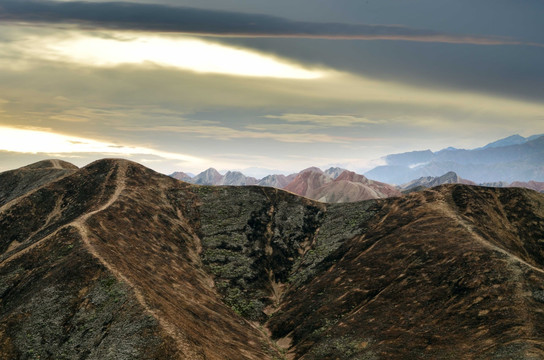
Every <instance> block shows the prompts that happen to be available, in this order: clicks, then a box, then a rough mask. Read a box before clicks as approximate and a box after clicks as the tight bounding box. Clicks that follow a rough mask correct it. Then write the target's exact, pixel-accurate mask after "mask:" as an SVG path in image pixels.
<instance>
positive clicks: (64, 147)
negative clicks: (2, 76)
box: [0, 126, 202, 164]
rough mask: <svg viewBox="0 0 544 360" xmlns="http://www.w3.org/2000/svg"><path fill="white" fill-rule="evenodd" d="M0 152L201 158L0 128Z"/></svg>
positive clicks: (196, 160)
mask: <svg viewBox="0 0 544 360" xmlns="http://www.w3.org/2000/svg"><path fill="white" fill-rule="evenodd" d="M0 150H4V151H13V152H20V153H34V154H37V153H47V154H66V153H101V154H111V155H116V156H123V155H136V154H139V155H154V156H158V157H161V158H165V159H170V160H180V161H184V162H189V163H193V164H195V163H197V164H198V163H200V162H202V160H201V159H199V158H197V157H194V156H189V155H183V154H176V153H171V152H164V151H159V150H154V149H149V148H145V147H139V146H129V145H119V144H113V143H108V142H102V141H97V140H92V139H86V138H81V137H77V136H69V135H62V134H56V133H52V132H47V131H43V130H30V129H17V128H11V127H4V126H0Z"/></svg>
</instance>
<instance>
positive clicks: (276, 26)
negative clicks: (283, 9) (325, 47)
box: [0, 0, 542, 46]
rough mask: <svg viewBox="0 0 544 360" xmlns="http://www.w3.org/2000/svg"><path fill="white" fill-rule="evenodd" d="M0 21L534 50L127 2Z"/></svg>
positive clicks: (16, 7)
mask: <svg viewBox="0 0 544 360" xmlns="http://www.w3.org/2000/svg"><path fill="white" fill-rule="evenodd" d="M0 21H11V22H32V23H69V24H74V23H75V24H79V25H81V26H87V27H98V28H110V29H123V30H139V31H163V32H180V33H193V34H201V35H215V36H241V37H300V38H321V39H362V40H406V41H420V42H444V43H463V44H464V43H468V44H481V45H500V44H508V45H516V44H525V45H534V46H542V45H541V44H534V43H523V42H519V41H515V40H511V39H506V38H496V37H479V36H469V35H451V34H445V33H440V32H435V31H432V30H425V29H416V28H409V27H403V26H393V25H364V24H343V23H316V22H305V21H292V20H288V19H284V18H281V17H275V16H268V15H262V14H246V13H238V12H228V11H216V10H203V9H197V8H190V7H173V6H167V5H159V4H139V3H129V2H107V3H93V2H79V1H70V2H54V1H24V0H23V1H21V0H15V1H14V0H0Z"/></svg>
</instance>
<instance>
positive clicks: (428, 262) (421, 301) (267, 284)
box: [0, 160, 544, 360]
mask: <svg viewBox="0 0 544 360" xmlns="http://www.w3.org/2000/svg"><path fill="white" fill-rule="evenodd" d="M40 171H43V174H46V173H47V172H48V171H50V170H49V169H47V168H45V169H42V170H39V171H38V172H37V173H34V172H31V173H28V174H27V175H24V174H23V175H21V172H11V173H3V174H0V176H2V179H4V181H7V184H12V183H14V182H15V183H21V184H27V185H26V186H27V188H28V189H30V190H28V191H26V192H25V191H22V190H20V191H18V192H17V194H15V195H13V196H15V197H13V198H12V199H11V200H10V201H7V202H6V201H4V202H3V203H0V229H2V231H1V232H0V304H1V306H0V358H5V359H31V358H42V359H60V358H68V359H82V358H83V359H108V358H115V359H120V360H124V359H189V360H192V359H199V360H200V359H212V360H216V359H217V360H219V359H221V360H224V359H227V360H228V359H232V360H244V359H259V360H261V359H270V360H272V359H304V360H321V359H539V358H544V335H543V334H544V325H543V324H544V247H543V245H542V234H544V195H542V194H539V193H537V192H534V191H531V190H526V189H519V188H504V189H502V188H501V189H494V188H484V187H474V186H467V185H442V186H439V187H435V188H433V189H430V190H424V191H420V192H416V193H412V194H409V195H405V196H403V197H396V198H390V199H380V200H369V201H362V202H356V203H345V204H325V203H320V202H316V201H312V200H310V199H306V198H302V197H299V196H296V195H294V194H291V193H288V192H285V191H281V190H278V189H274V188H265V187H258V186H244V187H240V186H238V187H228V186H223V187H213V186H197V185H191V184H187V183H184V182H180V181H177V180H175V179H172V178H169V177H167V176H163V175H160V174H157V173H155V172H154V171H152V170H150V169H147V168H145V167H143V166H141V165H138V164H135V163H132V162H128V161H124V160H101V161H97V162H95V163H93V164H90V165H88V166H86V167H84V168H82V169H79V170H75V169H71V170H70V171H72V172H71V173H70V174H65V175H66V176H60V177H56V178H55V179H52V180H50V182H48V183H46V184H43V183H41V184H39V182H40V180H39V179H42V178H43V176H40ZM346 176H347V179H350V180H355V179H359V178H357V177H355V176H353V175H349V176H348V175H346ZM10 179H11V180H10ZM14 179H17V180H14ZM347 179H346V180H341V181H349V180H347ZM359 180H362V179H359ZM35 181H38V183H35V184H34V185H32V184H33V183H34V182H35ZM349 182H352V181H349ZM2 184H3V183H0V191H3V193H8V192H10V191H11V190H5V189H3V185H2ZM12 193H13V192H12Z"/></svg>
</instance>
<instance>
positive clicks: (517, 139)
mask: <svg viewBox="0 0 544 360" xmlns="http://www.w3.org/2000/svg"><path fill="white" fill-rule="evenodd" d="M526 142H527V139H526V138H524V137H523V136H521V135H519V134H515V135H510V136H507V137H505V138H503V139H499V140H497V141H493V142H492V143H489V144H487V145H485V146H484V147H482V148H481V149H490V148H496V147H503V146H510V145H519V144H523V143H526Z"/></svg>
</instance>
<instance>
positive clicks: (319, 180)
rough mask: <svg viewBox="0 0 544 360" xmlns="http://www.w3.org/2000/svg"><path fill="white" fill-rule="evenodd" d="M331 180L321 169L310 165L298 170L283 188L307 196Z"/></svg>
mask: <svg viewBox="0 0 544 360" xmlns="http://www.w3.org/2000/svg"><path fill="white" fill-rule="evenodd" d="M332 180H333V179H332V178H331V177H330V176H329V175H327V174H325V173H324V172H323V171H322V170H321V169H319V168H316V167H310V168H308V169H305V170H302V171H301V172H299V173H298V175H297V176H296V177H295V178H294V179H293V181H291V182H290V183H289V184H288V185H287V186H286V187H284V190H287V191H290V192H292V193H294V194H297V195H301V196H305V197H309V196H308V195H310V194H312V193H313V192H314V191H315V190H316V189H318V188H320V187H322V186H323V185H325V184H327V183H330V182H331V181H332Z"/></svg>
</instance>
